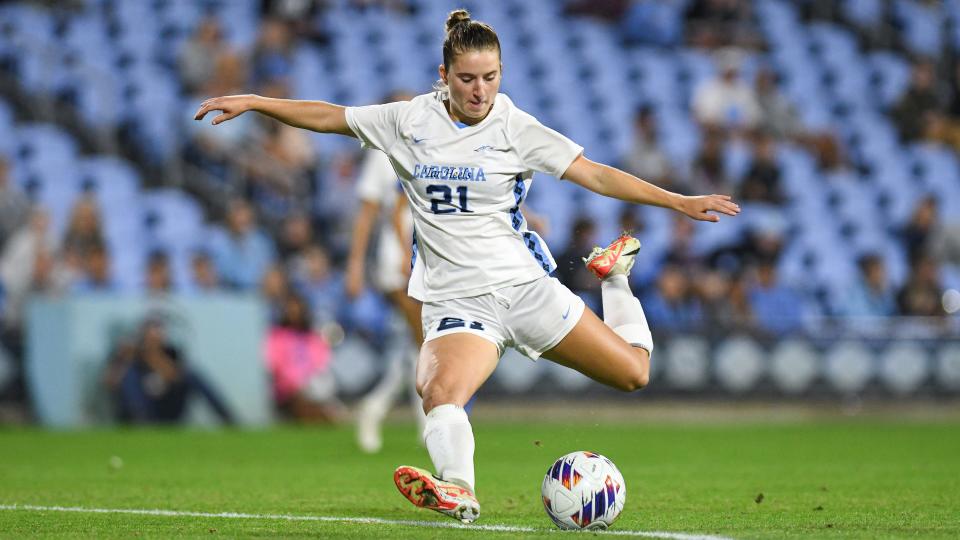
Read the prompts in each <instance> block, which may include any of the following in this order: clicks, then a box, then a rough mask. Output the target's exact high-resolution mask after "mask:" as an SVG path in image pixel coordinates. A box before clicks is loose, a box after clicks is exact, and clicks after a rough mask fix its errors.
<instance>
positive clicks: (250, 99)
mask: <svg viewBox="0 0 960 540" xmlns="http://www.w3.org/2000/svg"><path fill="white" fill-rule="evenodd" d="M256 97H257V96H254V95H251V94H244V95H239V96H221V97H215V98H210V99H208V100H206V101H204V102H203V103H201V104H200V108H199V109H197V114H195V115H193V119H194V120H203V117H204V116H206V115H207V113H208V112H210V111H223V112H222V113H221V114H218V115H217V116H215V117H213V125H217V124H219V123H221V122H226V121H227V120H230V119H232V118H236V117H238V116H240V115H241V114H243V113H245V112H247V111H249V110H250V109H252V108H253V103H254V100H255V99H256Z"/></svg>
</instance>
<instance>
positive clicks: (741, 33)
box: [684, 0, 761, 48]
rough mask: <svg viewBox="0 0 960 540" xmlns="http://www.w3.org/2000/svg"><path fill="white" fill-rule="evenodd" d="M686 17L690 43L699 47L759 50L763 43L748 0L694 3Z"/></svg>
mask: <svg viewBox="0 0 960 540" xmlns="http://www.w3.org/2000/svg"><path fill="white" fill-rule="evenodd" d="M684 18H685V19H686V20H687V25H686V28H687V41H689V42H690V44H692V45H693V46H695V47H705V48H717V47H724V46H730V45H737V46H740V47H757V46H759V44H760V42H761V39H760V36H759V34H758V33H757V31H756V29H755V25H754V23H753V14H752V10H751V8H750V2H748V1H747V0H694V1H693V2H690V3H689V4H688V5H687V10H686V13H685V14H684Z"/></svg>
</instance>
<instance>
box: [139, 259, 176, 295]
mask: <svg viewBox="0 0 960 540" xmlns="http://www.w3.org/2000/svg"><path fill="white" fill-rule="evenodd" d="M172 290H173V279H172V278H171V274H170V257H169V255H167V252H166V251H161V250H156V251H152V252H150V254H149V255H147V276H146V282H145V283H144V291H145V292H146V293H147V294H148V295H157V296H162V295H165V294H169V293H170V292H171V291H172Z"/></svg>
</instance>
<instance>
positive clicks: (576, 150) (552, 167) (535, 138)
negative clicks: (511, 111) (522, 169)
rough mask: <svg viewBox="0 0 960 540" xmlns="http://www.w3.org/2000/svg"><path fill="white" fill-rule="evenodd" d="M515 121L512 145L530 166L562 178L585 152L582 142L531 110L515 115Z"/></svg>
mask: <svg viewBox="0 0 960 540" xmlns="http://www.w3.org/2000/svg"><path fill="white" fill-rule="evenodd" d="M513 124H514V125H513V126H512V127H513V129H512V130H511V131H512V139H513V141H512V142H513V146H514V147H515V148H516V149H517V153H518V154H519V155H520V159H521V160H523V163H524V165H525V166H526V167H527V168H528V169H530V170H533V171H539V172H542V173H546V174H549V175H550V176H553V177H556V178H560V177H561V176H563V173H564V172H566V170H567V168H569V167H570V164H571V163H573V160H575V159H577V156H579V155H580V154H582V153H583V147H582V146H580V145H579V144H577V143H575V142H573V141H571V140H570V139H568V138H567V137H565V136H564V135H562V134H560V133H558V132H557V131H554V130H552V129H550V128H548V127H547V126H545V125H543V124H541V123H540V122H539V121H538V120H537V119H536V118H534V117H533V116H530V115H529V114H526V113H521V114H518V115H516V116H515V119H514V122H513Z"/></svg>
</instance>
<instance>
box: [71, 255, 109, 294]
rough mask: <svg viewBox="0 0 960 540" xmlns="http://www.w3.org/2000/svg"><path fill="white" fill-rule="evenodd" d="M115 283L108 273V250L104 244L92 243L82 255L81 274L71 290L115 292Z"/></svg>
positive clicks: (78, 291)
mask: <svg viewBox="0 0 960 540" xmlns="http://www.w3.org/2000/svg"><path fill="white" fill-rule="evenodd" d="M116 290H117V283H116V281H115V280H114V279H113V276H112V275H111V273H110V252H109V251H108V250H107V246H106V244H93V245H91V246H90V247H89V249H88V251H87V256H86V257H84V265H83V275H82V276H81V277H80V278H79V279H78V280H76V281H75V282H74V284H73V292H76V293H106V292H115V291H116Z"/></svg>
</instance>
